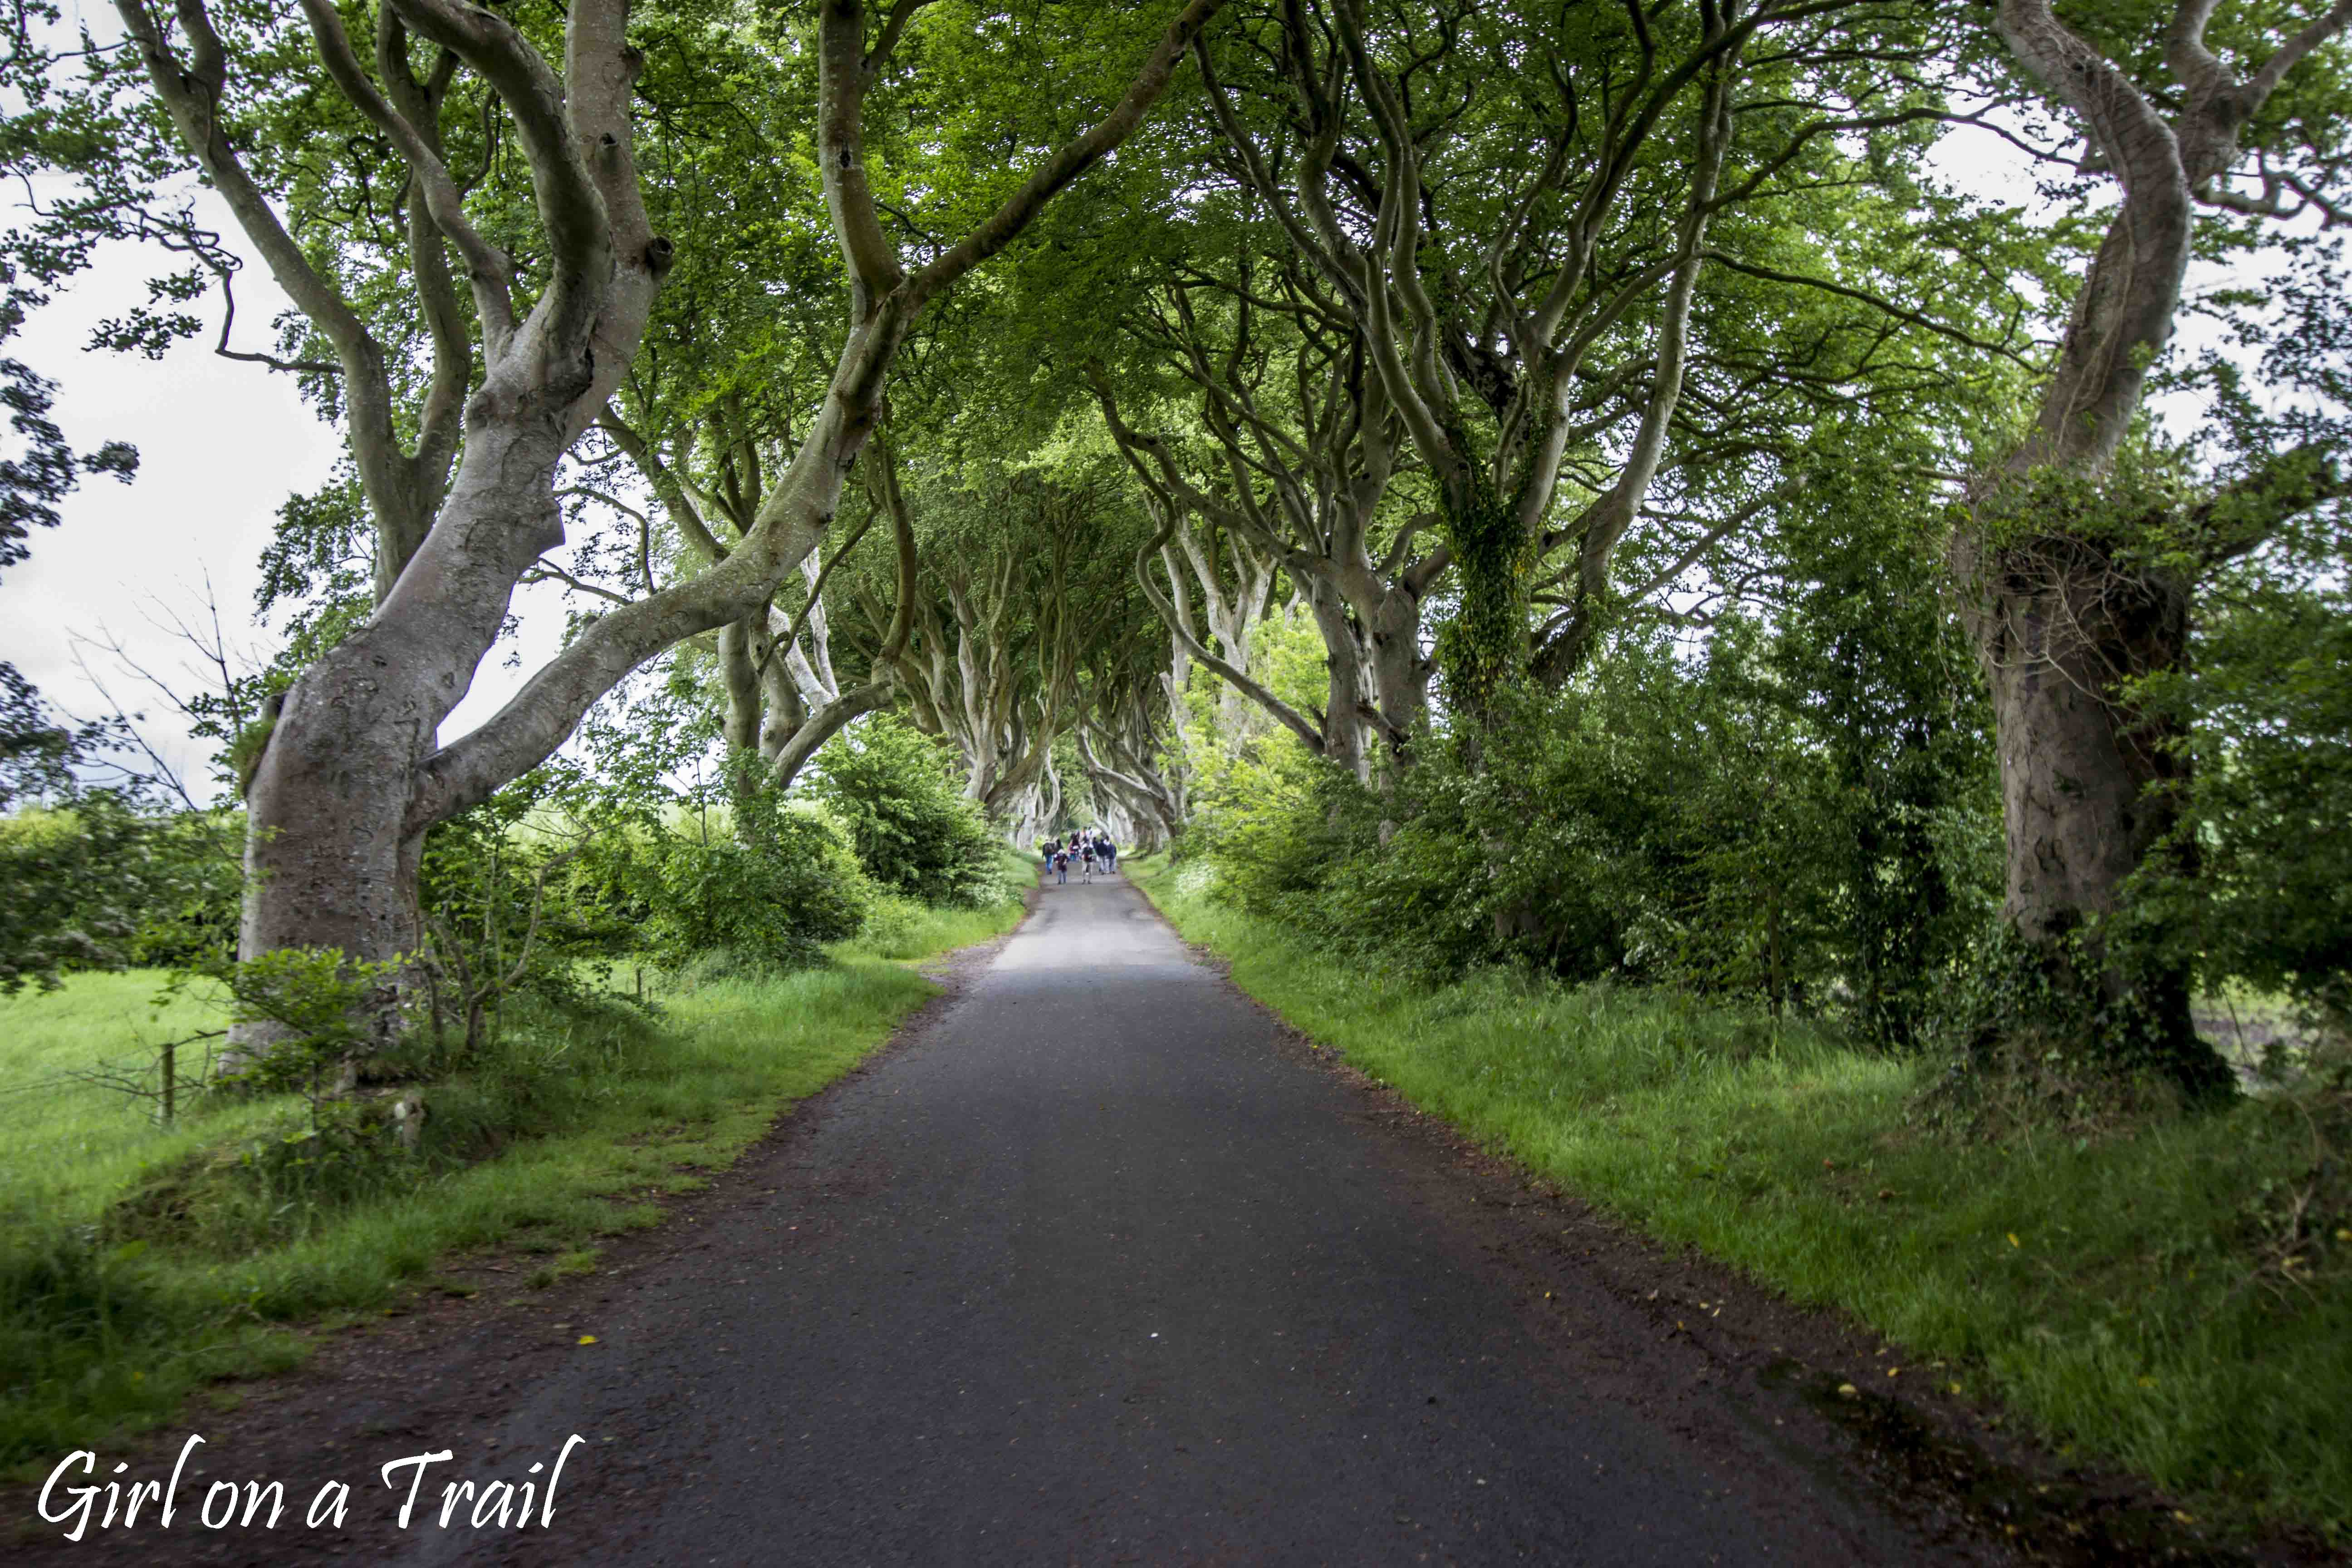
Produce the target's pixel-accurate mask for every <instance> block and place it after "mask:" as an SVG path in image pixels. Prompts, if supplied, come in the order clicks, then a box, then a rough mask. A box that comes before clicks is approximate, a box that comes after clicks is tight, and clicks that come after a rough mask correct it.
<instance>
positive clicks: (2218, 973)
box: [2134, 514, 2352, 1031]
mask: <svg viewBox="0 0 2352 1568" xmlns="http://www.w3.org/2000/svg"><path fill="white" fill-rule="evenodd" d="M2347 571H2352V523H2347V520H2345V519H2344V518H2343V517H2342V516H2340V515H2336V514H2331V515H2330V516H2329V517H2326V518H2323V519H2321V520H2318V521H2315V522H2314V523H2312V524H2311V525H2310V526H2309V527H2308V528H2306V529H2304V530H2299V531H2295V532H2293V533H2291V534H2289V535H2288V536H2287V537H2286V538H2285V539H2284V540H2282V541H2279V542H2275V543H2274V544H2273V547H2272V548H2270V549H2267V550H2264V551H2263V552H2257V553H2255V554H2253V555H2252V556H2250V557H2248V558H2247V559H2245V560H2244V561H2242V562H2239V563H2233V564H2232V565H2231V567H2230V568H2229V569H2228V570H2227V571H2226V572H2225V573H2223V574H2221V579H2220V580H2219V581H2218V582H2216V583H2214V584H2210V585H2209V587H2208V592H2207V594H2206V596H2205V603H2204V605H2203V608H2202V613H2201V614H2200V617H2199V621H2198V624H2197V625H2198V630H2197V643H2196V647H2195V648H2194V650H2193V657H2192V658H2190V660H2189V666H2188V668H2186V669H2185V670H2181V671H2179V672H2175V673H2172V674H2169V675H2168V676H2166V677H2164V678H2162V679H2158V680H2156V681H2152V682H2149V683H2147V687H2146V688H2145V689H2143V691H2142V693H2141V695H2142V696H2143V697H2144V698H2146V699H2147V700H2150V701H2152V702H2154V703H2156V704H2157V705H2158V706H2159V707H2160V708H2161V709H2163V710H2165V711H2167V712H2168V713H2169V714H2170V715H2172V716H2173V717H2175V718H2176V719H2178V720H2179V721H2182V723H2183V724H2184V726H2185V727H2186V729H2187V733H2188V735H2189V740H2188V742H2187V745H2188V749H2189V761H2190V762H2191V763H2192V764H2193V765H2192V768H2191V770H2189V783H2188V784H2187V787H2186V790H2185V792H2184V799H2183V800H2182V802H2181V804H2182V805H2183V806H2184V808H2185V809H2184V811H2183V813H2182V823H2181V826H2180V829H2179V834H2180V837H2181V838H2182V840H2183V843H2182V844H2181V845H2180V846H2179V848H2185V849H2187V850H2188V851H2189V852H2188V853H2186V854H2180V853H2175V854H2170V855H2158V856H2152V857H2150V858H2149V860H2148V862H2147V865H2146V866H2145V867H2144V868H2143V870H2142V872H2141V874H2140V877H2139V879H2138V885H2137V888H2136V889H2134V890H2135V892H2136V894H2137V904H2138V905H2139V907H2140V910H2141V912H2142V913H2143V915H2144V916H2145V917H2146V921H2145V923H2146V924H2147V925H2148V926H2151V927H2155V928H2157V929H2158V930H2159V931H2162V932H2163V933H2164V935H2165V936H2166V937H2168V939H2169V940H2170V941H2172V942H2175V943H2177V944H2178V945H2179V949H2180V950H2181V956H2182V957H2183V958H2185V959H2186V960H2187V961H2188V962H2189V963H2190V964H2191V965H2193V966H2194V968H2195V969H2196V970H2197V972H2198V973H2199V976H2200V979H2201V980H2202V981H2203V983H2204V984H2205V985H2206V986H2207V987H2208V988H2209V989H2210V990H2219V989H2220V988H2221V984H2223V983H2224V982H2225V981H2227V980H2229V979H2231V978H2238V979H2242V980H2244V981H2246V982H2248V983H2250V984H2252V985H2253V986H2255V987H2256V988H2258V989H2260V990H2263V991H2267V992H2274V993H2284V994H2286V995H2288V996H2291V997H2293V998H2294V999H2295V1000H2296V1001H2297V1002H2299V1003H2301V1004H2302V1005H2305V1007H2308V1008H2311V1009H2314V1010H2315V1011H2317V1012H2319V1013H2321V1014H2323V1015H2325V1016H2329V1017H2330V1018H2331V1019H2332V1021H2333V1023H2334V1026H2335V1027H2336V1029H2338V1030H2339V1031H2340V1030H2342V1029H2345V1028H2346V1027H2347V1026H2352V834H2347V833H2346V832H2345V831H2344V824H2345V823H2347V821H2352V681H2347V679H2345V671H2346V670H2347V668H2352V587H2347Z"/></svg>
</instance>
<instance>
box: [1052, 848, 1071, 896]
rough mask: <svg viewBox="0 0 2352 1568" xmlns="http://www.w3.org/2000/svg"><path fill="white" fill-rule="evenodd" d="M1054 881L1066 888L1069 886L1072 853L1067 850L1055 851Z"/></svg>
mask: <svg viewBox="0 0 2352 1568" xmlns="http://www.w3.org/2000/svg"><path fill="white" fill-rule="evenodd" d="M1054 880H1055V882H1057V883H1059V884H1061V885H1062V886H1064V887H1066V886H1068V885H1069V880H1070V852H1069V851H1068V850H1066V849H1058V848H1057V849H1055V851H1054Z"/></svg>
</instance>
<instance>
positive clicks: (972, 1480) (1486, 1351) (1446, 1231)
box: [413, 879, 1976, 1565]
mask: <svg viewBox="0 0 2352 1568" xmlns="http://www.w3.org/2000/svg"><path fill="white" fill-rule="evenodd" d="M1365 1107H1366V1097H1365V1091H1364V1090H1363V1089H1361V1088H1359V1087H1352V1086H1350V1085H1349V1084H1348V1083H1347V1082H1345V1081H1344V1080H1343V1079H1342V1078H1341V1077H1340V1076H1339V1075H1338V1074H1335V1073H1334V1072H1332V1071H1330V1070H1328V1069H1326V1068H1321V1067H1318V1065H1317V1064H1316V1063H1315V1062H1313V1061H1312V1060H1310V1059H1308V1053H1307V1052H1305V1051H1303V1050H1301V1049H1300V1048H1299V1047H1297V1046H1296V1045H1293V1044H1287V1043H1286V1042H1284V1041H1283V1040H1282V1039H1281V1037H1280V1030H1279V1026H1278V1025H1276V1022H1275V1021H1274V1020H1273V1019H1272V1018H1271V1017H1270V1016H1268V1015H1266V1014H1265V1012H1264V1011H1262V1010H1261V1009H1259V1008H1258V1007H1257V1006H1255V1005H1254V1004H1252V1003H1251V1002H1249V1001H1248V1000H1247V999H1246V998H1244V997H1243V996H1242V995H1240V994H1238V993H1237V992H1235V991H1234V989H1233V988H1232V987H1231V986H1230V985H1229V984H1226V983H1225V982H1224V980H1223V978H1222V977H1221V976H1220V975H1219V974H1218V973H1215V972H1214V971H1213V970H1212V969H1210V968H1208V967H1205V966H1203V965H1202V964H1201V963H1198V962H1196V961H1195V960H1194V959H1193V958H1192V956H1191V955H1190V954H1189V953H1188V952H1187V951H1186V949H1185V948H1184V946H1183V944H1182V943H1181V942H1180V941H1179V940H1178V939H1177V938H1176V936H1175V935H1174V933H1173V932H1172V931H1171V930H1170V929H1169V928H1168V927H1167V926H1166V925H1165V924H1164V923H1163V922H1162V921H1160V919H1159V918H1158V917H1157V915H1156V914H1155V913H1154V912H1153V911H1152V910H1151V909H1150V906H1149V905H1148V904H1147V903H1146V901H1145V900H1144V899H1143V898H1142V897H1141V895H1140V894H1139V893H1138V892H1137V891H1136V890H1135V889H1133V888H1132V887H1131V886H1129V884H1128V883H1126V882H1125V881H1124V880H1123V879H1106V880H1102V881H1097V882H1096V883H1095V884H1093V885H1092V886H1087V885H1084V884H1081V883H1078V882H1075V881H1074V882H1072V883H1071V884H1069V885H1068V886H1066V887H1063V886H1055V887H1048V888H1046V889H1044V891H1043V893H1042V895H1041V896H1040V899H1039V900H1038V908H1037V910H1036V911H1035V913H1034V914H1033V915H1032V916H1031V918H1030V919H1029V921H1028V922H1027V923H1026V924H1025V925H1024V927H1023V928H1022V929H1021V930H1020V931H1019V932H1018V933H1017V934H1015V935H1014V936H1013V938H1012V939H1011V941H1010V942H1008V943H1006V944H1005V945H1004V947H1003V950H1002V951H1001V952H1000V953H999V954H998V955H997V956H996V958H995V959H994V962H993V963H992V964H991V965H990V966H989V967H988V968H987V970H986V972H985V973H982V975H980V976H979V977H978V978H977V979H976V981H975V982H974V983H973V984H971V986H970V987H969V989H968V991H967V992H966V994H964V995H963V996H962V998H961V1001H960V1002H959V1003H958V1004H957V1005H955V1006H954V1007H953V1008H952V1010H950V1012H948V1013H947V1014H946V1015H945V1016H943V1017H942V1018H940V1020H939V1021H938V1022H937V1023H936V1024H935V1025H934V1026H932V1027H931V1028H930V1029H929V1030H928V1031H927V1032H926V1033H925V1035H924V1036H923V1037H921V1038H919V1040H917V1041H915V1042H914V1043H912V1044H911V1045H909V1046H908V1047H903V1048H901V1049H899V1050H898V1051H897V1052H896V1053H895V1054H893V1055H891V1056H889V1057H888V1058H886V1059H885V1060H884V1061H883V1062H881V1063H880V1064H879V1065H878V1066H877V1067H876V1068H874V1069H873V1070H871V1071H869V1072H868V1073H866V1075H864V1076H862V1077H861V1078H860V1079H857V1080H856V1081H855V1082H854V1083H852V1084H850V1085H847V1086H845V1089H843V1090H842V1091H841V1092H839V1093H837V1094H835V1096H833V1097H831V1098H830V1099H829V1100H828V1101H827V1102H826V1103H825V1104H824V1106H823V1107H822V1108H821V1110H819V1111H818V1112H817V1115H816V1120H815V1121H814V1125H812V1126H811V1127H809V1128H807V1129H805V1130H804V1131H803V1134H802V1136H801V1138H800V1140H799V1142H798V1143H797V1146H796V1148H795V1149H794V1151H793V1160H792V1164H793V1173H794V1176H795V1177H796V1178H797V1179H794V1180H790V1181H789V1182H788V1184H786V1185H784V1186H782V1187H780V1188H779V1190H778V1191H776V1192H775V1193H774V1194H772V1195H766V1196H763V1197H761V1198H760V1199H758V1200H756V1201H752V1202H749V1203H746V1204H742V1205H736V1206H734V1207H733V1208H731V1209H730V1210H729V1211H728V1212H726V1213H724V1214H721V1215H715V1216H712V1218H711V1219H710V1220H709V1221H708V1222H706V1223H708V1224H710V1225H713V1226H715V1227H716V1228H715V1229H713V1230H712V1231H710V1233H709V1234H707V1235H705V1236H704V1237H702V1238H701V1247H700V1249H698V1250H697V1251H695V1252H693V1253H691V1254H688V1258H690V1259H691V1260H692V1261H691V1264H690V1266H689V1267H684V1268H679V1269H677V1270H674V1271H670V1272H667V1274H666V1275H665V1276H663V1277H657V1278H654V1279H647V1280H646V1281H645V1282H644V1283H642V1284H641V1285H639V1286H638V1287H636V1288H635V1289H633V1290H632V1291H631V1292H630V1293H629V1295H628V1296H627V1298H626V1299H625V1300H621V1301H619V1302H617V1303H616V1307H617V1310H615V1311H614V1314H613V1315H612V1316H611V1317H610V1318H609V1320H607V1321H604V1322H602V1323H601V1325H600V1329H601V1332H600V1340H601V1343H600V1345H599V1346H598V1347H597V1348H596V1349H595V1350H594V1351H593V1352H591V1353H585V1354H583V1355H580V1356H578V1357H575V1358H573V1359H572V1360H570V1361H569V1362H567V1363H565V1365H564V1369H563V1370H562V1372H561V1373H558V1374H557V1375H555V1376H554V1377H552V1378H551V1379H549V1380H547V1381H545V1382H544V1383H543V1384H541V1386H539V1387H537V1388H535V1389H533V1390H531V1391H530V1394H529V1396H528V1398H527V1400H525V1402H524V1403H523V1404H522V1405H521V1406H520V1409H519V1410H518V1411H517V1413H516V1414H515V1415H513V1416H511V1417H510V1418H509V1420H508V1421H507V1423H506V1424H505V1428H504V1430H503V1431H502V1432H501V1433H500V1434H499V1439H500V1448H501V1450H502V1451H504V1452H508V1453H515V1452H518V1451H521V1452H529V1453H533V1454H541V1453H551V1452H553V1451H554V1448H555V1447H556V1445H558V1444H559V1443H560V1442H561V1441H562V1438H563V1437H564V1436H566V1435H568V1434H570V1433H573V1432H578V1433H581V1434H583V1435H584V1436H588V1437H589V1439H590V1446H588V1447H585V1448H583V1449H581V1450H579V1451H577V1452H576V1453H575V1457H574V1458H573V1460H572V1466H571V1469H570V1472H569V1479H567V1480H566V1482H565V1487H566V1489H567V1492H566V1496H565V1502H566V1506H567V1509H568V1510H570V1511H568V1512H566V1513H565V1515H564V1516H563V1517H562V1518H560V1519H559V1520H558V1521H556V1524H555V1526H554V1528H553V1529H551V1531H547V1532H546V1533H544V1534H543V1535H536V1536H533V1537H530V1538H528V1539H527V1541H526V1549H525V1550H521V1551H515V1552H512V1560H514V1561H519V1562H530V1563H542V1562H543V1563H561V1562H581V1563H584V1562H589V1561H593V1562H596V1563H610V1564H623V1563H704V1562H719V1563H761V1562H772V1563H787V1562H789V1563H920V1564H944V1563H1024V1564H1026V1563H1352V1564H1364V1563H1506V1562H1513V1563H1516V1562H1538V1563H1592V1564H1633V1563H1659V1564H1675V1565H1687V1564H1698V1563H1837V1564H1847V1563H1906V1564H1907V1563H1920V1562H1922V1561H1927V1560H1936V1561H1969V1560H1974V1559H1975V1557H1976V1552H1974V1551H1973V1550H1972V1549H1971V1548H1970V1547H1969V1543H1968V1542H1967V1541H1966V1540H1965V1537H1964V1536H1961V1537H1955V1536H1954V1535H1952V1534H1950V1533H1949V1532H1942V1533H1940V1534H1939V1537H1938V1538H1937V1539H1936V1540H1928V1539H1925V1538H1923V1536H1922V1535H1921V1534H1920V1533H1919V1526H1917V1525H1916V1524H1915V1523H1913V1522H1911V1521H1907V1520H1906V1518H1904V1517H1903V1514H1904V1512H1905V1510H1899V1509H1897V1510H1891V1511H1890V1510H1889V1509H1888V1508H1887V1507H1886V1506H1885V1500H1882V1499H1880V1498H1878V1497H1875V1496H1874V1495H1873V1493H1872V1490H1871V1489H1870V1488H1869V1487H1868V1486H1867V1485H1865V1484H1864V1483H1863V1482H1862V1481H1861V1480H1860V1479H1859V1478H1858V1477H1857V1476H1854V1475H1851V1474H1848V1473H1845V1470H1844V1468H1843V1459H1842V1456H1841V1455H1839V1454H1838V1453H1836V1452H1834V1451H1824V1449H1823V1448H1822V1447H1820V1444H1821V1442H1822V1438H1821V1436H1820V1434H1819V1432H1818V1431H1816V1432H1815V1433H1814V1434H1813V1435H1812V1436H1810V1437H1807V1436H1797V1435H1792V1434H1791V1433H1790V1426H1789V1423H1788V1420H1787V1418H1786V1417H1785V1416H1783V1415H1780V1414H1778V1412H1779V1411H1780V1410H1781V1409H1783V1408H1787V1409H1794V1408H1795V1405H1794V1402H1793V1401H1792V1400H1780V1401H1775V1400H1774V1399H1772V1398H1771V1397H1769V1395H1767V1394H1764V1393H1762V1392H1760V1391H1758V1390H1753V1389H1740V1388H1738V1387H1737V1386H1732V1385H1729V1384H1727V1382H1726V1381H1725V1380H1723V1379H1721V1378H1719V1377H1716V1376H1711V1373H1713V1372H1714V1371H1715V1370H1717V1369H1713V1368H1711V1366H1710V1364H1709V1363H1708V1361H1707V1359H1706V1355H1705V1353H1704V1352H1701V1351H1700V1350H1698V1349H1697V1348H1696V1347H1695V1346H1694V1345H1692V1344H1691V1342H1689V1341H1688V1340H1687V1338H1685V1337H1682V1336H1675V1335H1671V1334H1665V1333H1662V1327H1661V1324H1660V1322H1659V1321H1658V1314H1657V1313H1655V1312H1654V1311H1651V1310H1644V1309H1643V1304H1642V1303H1640V1302H1639V1301H1638V1300H1636V1301H1633V1302H1627V1301H1623V1300H1618V1299H1616V1298H1615V1297H1614V1296H1612V1295H1611V1294H1610V1293H1608V1292H1606V1291H1604V1290H1602V1289H1600V1287H1599V1286H1598V1285H1597V1284H1594V1285H1592V1286H1591V1288H1590V1289H1589V1291H1588V1292H1587V1299H1585V1300H1576V1299H1574V1298H1575V1297H1576V1295H1577V1294H1578V1292H1577V1291H1575V1290H1574V1289H1555V1290H1554V1294H1553V1300H1550V1301H1544V1300H1542V1299H1541V1296H1540V1294H1539V1293H1538V1292H1536V1291H1534V1290H1533V1289H1531V1288H1528V1287H1527V1286H1526V1285H1525V1284H1524V1283H1523V1282H1522V1280H1521V1276H1520V1275H1519V1274H1517V1273H1516V1272H1514V1271H1512V1270H1510V1269H1507V1268H1502V1269H1498V1268H1496V1267H1494V1266H1493V1265H1492V1262H1491V1259H1490V1258H1489V1257H1488V1256H1487V1254H1488V1253H1489V1252H1491V1251H1492V1250H1493V1249H1494V1238H1493V1236H1492V1234H1491V1231H1490V1229H1489V1228H1488V1227H1486V1226H1483V1225H1480V1224H1476V1223H1473V1219H1472V1216H1471V1215H1468V1214H1467V1213H1466V1212H1465V1211H1467V1210H1469V1209H1470V1208H1472V1207H1473V1206H1474V1202H1473V1200H1472V1199H1469V1198H1465V1196H1464V1193H1465V1190H1466V1189H1465V1187H1464V1185H1463V1184H1462V1182H1461V1181H1460V1180H1459V1179H1458V1178H1454V1176H1453V1174H1452V1173H1445V1172H1440V1173H1433V1172H1432V1171H1430V1170H1429V1169H1427V1167H1429V1166H1430V1165H1431V1164H1432V1163H1439V1162H1441V1161H1442V1158H1443V1157H1442V1156H1441V1155H1439V1154H1438V1153H1435V1152H1433V1146H1432V1143H1431V1141H1430V1140H1429V1139H1427V1138H1421V1139H1412V1138H1403V1137H1399V1136H1397V1135H1395V1134H1393V1133H1392V1132H1389V1131H1386V1130H1384V1129H1383V1127H1382V1126H1381V1124H1380V1122H1379V1121H1378V1119H1377V1118H1376V1117H1370V1116H1368V1115H1367V1114H1366V1109H1365ZM1563 1283H1568V1282H1567V1281H1563ZM1693 1406H1698V1407H1701V1410H1700V1414H1699V1415H1698V1416H1697V1417H1696V1418H1694V1415H1693V1411H1692V1407H1693ZM1776 1421H1779V1422H1780V1423H1781V1424H1780V1426H1778V1427H1776V1426H1774V1422H1776ZM427 1539H428V1540H429V1541H430V1542H432V1543H433V1545H434V1546H436V1547H438V1548H440V1549H439V1550H434V1549H432V1548H431V1547H428V1548H427V1549H426V1550H425V1551H423V1552H419V1553H418V1554H417V1555H416V1556H415V1558H414V1559H413V1561H416V1562H419V1563H431V1562H449V1561H458V1560H460V1559H461V1558H463V1557H465V1556H467V1555H468V1554H469V1553H470V1554H485V1555H487V1553H485V1552H484V1547H483V1544H482V1542H481V1541H480V1538H476V1537H472V1536H470V1535H459V1534H455V1533H453V1534H451V1535H448V1536H439V1535H437V1534H436V1536H434V1537H430V1538H427ZM591 1542H593V1546H592V1545H591Z"/></svg>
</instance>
